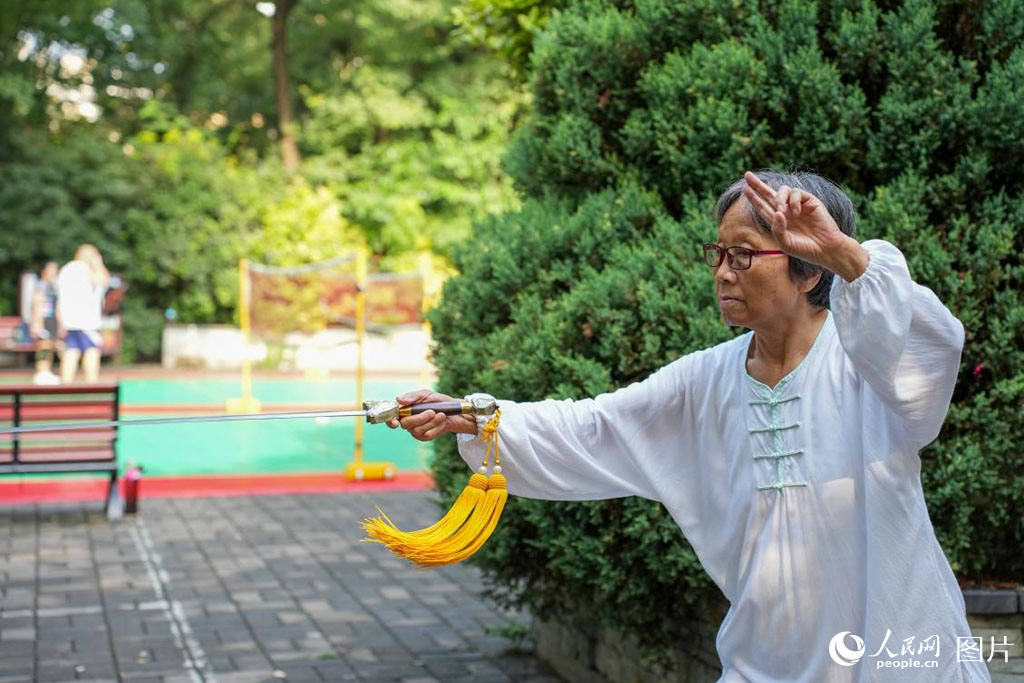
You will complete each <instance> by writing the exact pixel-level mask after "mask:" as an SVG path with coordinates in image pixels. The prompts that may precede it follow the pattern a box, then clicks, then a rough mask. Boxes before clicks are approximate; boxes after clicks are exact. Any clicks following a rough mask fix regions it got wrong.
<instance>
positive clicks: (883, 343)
mask: <svg viewBox="0 0 1024 683" xmlns="http://www.w3.org/2000/svg"><path fill="white" fill-rule="evenodd" d="M862 246H863V247H864V248H865V249H867V251H868V253H869V255H870V261H869V263H868V267H867V270H866V271H864V273H862V274H861V275H860V277H858V278H857V279H855V280H853V281H852V282H846V281H844V280H843V279H842V278H840V277H838V276H837V277H836V278H835V279H834V280H833V283H832V292H831V302H832V309H833V315H834V318H835V324H836V330H837V332H838V335H839V341H840V343H841V344H842V346H843V349H844V350H845V352H846V355H847V357H848V358H849V359H850V361H851V362H852V364H853V366H854V368H855V369H856V370H857V371H858V372H859V373H860V374H861V376H862V377H863V378H864V379H865V380H866V381H867V383H868V384H869V385H870V386H871V388H872V389H873V390H874V392H875V393H876V394H877V395H878V396H879V398H880V399H881V400H882V401H883V402H884V403H885V404H886V406H888V408H889V409H890V410H891V411H893V413H894V414H895V415H897V416H898V417H899V419H900V420H901V421H902V422H903V423H904V425H905V427H906V429H907V434H908V436H909V437H910V438H911V440H912V441H913V442H914V443H915V444H916V445H917V446H918V447H923V446H925V445H926V444H928V443H930V442H931V441H932V440H934V439H935V437H936V436H938V433H939V429H940V428H941V427H942V422H943V420H944V419H945V417H946V411H947V410H948V409H949V402H950V399H951V398H952V396H953V387H954V385H955V384H956V376H957V372H958V371H959V367H960V353H961V351H962V350H963V345H964V328H963V325H962V324H961V323H960V321H959V320H957V319H956V318H955V317H954V316H953V314H952V313H950V312H949V310H948V309H947V308H946V307H945V306H944V305H943V304H942V302H941V301H939V298H938V297H937V296H935V293H934V292H932V291H931V290H930V289H928V288H927V287H923V286H921V285H919V284H917V283H915V282H914V281H913V280H912V279H911V278H910V271H909V270H908V269H907V262H906V260H905V259H904V257H903V254H902V253H900V251H899V250H898V249H897V248H896V247H894V246H893V245H891V244H889V243H888V242H884V241H881V240H870V241H868V242H865V243H864V244H863V245H862Z"/></svg>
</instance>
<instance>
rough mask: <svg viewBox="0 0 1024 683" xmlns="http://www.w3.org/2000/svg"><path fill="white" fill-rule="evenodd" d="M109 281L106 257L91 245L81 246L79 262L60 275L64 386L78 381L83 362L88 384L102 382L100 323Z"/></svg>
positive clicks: (76, 257)
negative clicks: (80, 365)
mask: <svg viewBox="0 0 1024 683" xmlns="http://www.w3.org/2000/svg"><path fill="white" fill-rule="evenodd" d="M109 281H110V273H109V272H107V269H106V267H105V266H104V265H103V257H102V256H101V255H100V252H99V250H98V249H97V248H96V247H94V246H93V245H91V244H83V245H82V246H80V247H79V248H78V250H77V251H76V252H75V259H74V260H73V261H71V262H70V263H67V264H65V265H64V267H63V268H61V269H60V273H59V274H58V275H57V313H58V321H59V323H60V325H61V327H62V328H63V329H64V330H65V334H64V353H63V355H62V356H61V363H60V378H61V381H62V382H63V383H64V384H70V383H71V382H73V381H74V379H75V373H76V372H77V370H78V361H79V359H81V361H82V370H83V371H84V373H85V381H86V382H96V381H97V380H98V379H99V374H100V349H101V347H102V338H101V337H100V320H101V317H102V312H103V296H104V294H105V293H106V290H107V283H108V282H109Z"/></svg>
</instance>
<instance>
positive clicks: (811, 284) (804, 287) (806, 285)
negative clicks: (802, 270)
mask: <svg viewBox="0 0 1024 683" xmlns="http://www.w3.org/2000/svg"><path fill="white" fill-rule="evenodd" d="M823 274H824V271H821V270H819V271H818V272H817V273H815V274H814V275H812V276H810V277H809V278H807V279H805V280H804V281H803V282H801V283H800V285H799V289H800V293H801V294H809V293H810V291H811V290H812V289H814V288H815V287H817V286H818V283H819V282H821V276H822V275H823Z"/></svg>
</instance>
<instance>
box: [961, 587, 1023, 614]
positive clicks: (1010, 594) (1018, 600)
mask: <svg viewBox="0 0 1024 683" xmlns="http://www.w3.org/2000/svg"><path fill="white" fill-rule="evenodd" d="M963 594H964V603H965V604H966V606H967V613H968V614H1016V613H1017V612H1019V611H1021V609H1020V607H1021V604H1024V603H1022V600H1024V594H1022V593H1020V592H1019V591H1016V590H1013V589H1007V590H985V589H981V588H966V589H964V591H963Z"/></svg>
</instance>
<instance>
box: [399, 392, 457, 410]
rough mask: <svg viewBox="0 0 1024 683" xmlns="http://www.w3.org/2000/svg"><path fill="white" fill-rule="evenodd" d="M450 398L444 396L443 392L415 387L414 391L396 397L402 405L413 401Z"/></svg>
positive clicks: (446, 399)
mask: <svg viewBox="0 0 1024 683" xmlns="http://www.w3.org/2000/svg"><path fill="white" fill-rule="evenodd" d="M451 400H452V398H451V397H449V396H445V395H444V394H438V393H435V392H433V391H431V390H430V389H417V390H416V391H410V392H408V393H406V394H402V395H401V396H399V397H398V402H399V403H401V404H402V405H403V406H407V405H411V404H413V403H424V402H426V401H451Z"/></svg>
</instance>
